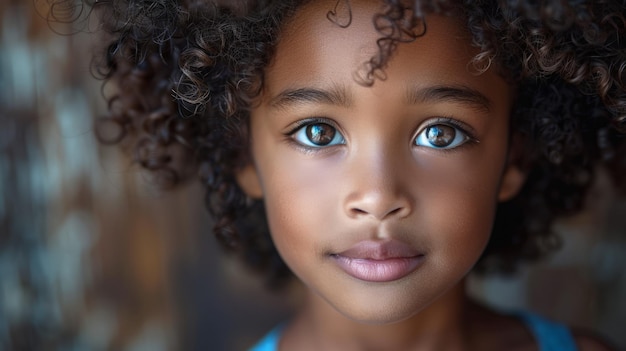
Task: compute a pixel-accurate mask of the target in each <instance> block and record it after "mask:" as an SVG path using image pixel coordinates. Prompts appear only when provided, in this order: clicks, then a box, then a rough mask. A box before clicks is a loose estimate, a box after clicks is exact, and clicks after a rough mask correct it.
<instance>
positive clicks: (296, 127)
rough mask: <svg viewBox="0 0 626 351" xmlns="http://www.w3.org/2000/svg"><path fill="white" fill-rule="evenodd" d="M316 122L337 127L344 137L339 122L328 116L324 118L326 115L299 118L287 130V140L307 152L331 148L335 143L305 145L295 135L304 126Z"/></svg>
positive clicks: (285, 133)
mask: <svg viewBox="0 0 626 351" xmlns="http://www.w3.org/2000/svg"><path fill="white" fill-rule="evenodd" d="M316 124H326V125H329V126H331V127H333V128H335V130H336V131H337V133H339V134H340V135H341V136H342V138H343V133H342V132H341V131H340V129H339V127H338V126H337V124H336V123H335V122H334V121H333V120H331V119H328V118H324V117H312V118H306V119H303V120H299V121H297V122H295V123H294V124H293V125H292V126H291V128H289V129H288V130H287V131H286V132H284V135H285V138H286V141H287V142H289V143H291V144H293V145H294V146H296V147H298V148H299V149H301V150H302V151H304V152H306V153H313V152H321V151H326V150H328V149H330V148H331V147H330V146H333V145H329V146H318V147H315V146H309V145H304V144H302V143H301V142H299V141H297V140H296V139H295V138H294V136H295V135H296V134H297V133H298V132H300V131H301V130H302V129H303V128H305V127H307V126H311V125H316Z"/></svg>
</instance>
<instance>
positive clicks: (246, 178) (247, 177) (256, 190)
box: [235, 162, 263, 199]
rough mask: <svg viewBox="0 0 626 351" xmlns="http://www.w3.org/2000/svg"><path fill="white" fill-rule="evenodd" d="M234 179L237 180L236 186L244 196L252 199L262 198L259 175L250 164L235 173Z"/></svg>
mask: <svg viewBox="0 0 626 351" xmlns="http://www.w3.org/2000/svg"><path fill="white" fill-rule="evenodd" d="M235 178H236V179H237V184H239V187H240V188H241V190H243V192H244V193H246V195H248V196H249V197H251V198H253V199H260V198H262V197H263V188H262V187H261V181H260V179H259V174H258V173H257V171H256V167H255V166H254V164H252V162H250V163H248V164H247V165H246V166H244V167H243V168H241V169H239V170H237V171H235Z"/></svg>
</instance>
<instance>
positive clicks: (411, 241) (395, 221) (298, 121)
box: [243, 1, 521, 323]
mask: <svg viewBox="0 0 626 351" xmlns="http://www.w3.org/2000/svg"><path fill="white" fill-rule="evenodd" d="M334 4H335V1H315V2H310V3H308V4H307V5H305V6H304V7H302V8H301V9H299V10H298V12H297V13H296V14H295V16H294V17H293V18H292V19H290V21H289V22H288V23H287V24H286V25H285V26H284V28H283V31H282V34H281V38H280V41H279V43H278V45H277V47H276V52H275V56H274V59H273V61H272V63H271V64H270V65H269V66H268V67H267V69H266V72H265V78H264V79H265V80H264V85H263V91H262V94H261V96H260V97H259V100H258V104H256V105H254V108H253V110H252V112H251V117H250V136H251V153H252V158H253V165H252V166H251V167H252V173H253V178H254V181H252V182H250V181H249V180H248V181H247V183H248V184H247V185H246V186H243V188H244V190H246V191H247V192H248V193H249V194H250V195H253V196H262V197H263V199H264V202H265V205H266V211H267V216H268V222H269V226H270V232H271V235H272V239H273V241H274V243H275V245H276V247H277V249H278V251H279V253H280V254H281V256H282V258H283V259H284V260H285V262H286V263H287V265H288V266H289V267H290V269H291V270H292V271H293V272H294V273H295V275H296V276H297V277H298V278H299V279H301V280H302V281H303V282H304V284H305V285H306V286H307V287H308V288H309V289H310V290H311V291H312V292H313V293H314V294H316V295H318V296H319V297H321V298H322V299H323V300H324V301H326V302H327V303H328V304H329V305H330V306H332V307H333V308H334V309H335V310H337V311H339V312H340V313H341V314H343V315H344V316H346V317H348V318H350V319H352V320H356V321H360V322H366V323H389V322H394V321H399V320H403V319H406V318H408V317H411V316H413V315H415V314H416V313H418V312H419V311H421V310H423V309H424V308H425V307H427V306H428V305H430V304H431V303H432V302H433V301H435V300H436V299H437V298H438V297H440V296H442V295H443V294H444V293H445V292H447V291H449V290H450V289H451V288H452V287H455V286H457V284H459V282H460V281H461V280H462V278H463V277H465V275H466V274H467V273H468V272H469V271H470V270H471V269H472V267H473V266H474V264H475V263H476V261H477V260H478V259H479V257H480V256H481V253H482V252H483V250H484V248H485V246H486V244H487V242H488V240H489V237H490V233H491V229H492V224H493V221H494V215H495V209H496V205H497V203H498V201H501V200H506V199H507V198H509V197H511V196H512V195H513V194H514V193H515V191H516V190H517V188H518V187H519V185H520V184H519V183H521V181H517V180H518V179H519V177H516V176H515V174H516V170H515V169H514V167H509V166H507V153H508V135H509V130H508V127H509V111H510V109H511V104H512V99H513V93H512V90H513V89H512V88H511V87H510V86H509V85H508V84H507V83H506V82H505V80H504V79H503V78H502V77H501V76H499V75H498V74H497V73H496V69H495V68H490V69H489V70H487V71H486V72H484V73H482V74H477V73H476V72H473V71H472V70H471V69H469V68H468V67H469V66H468V62H469V61H470V60H471V58H472V57H473V56H474V55H475V54H476V52H477V51H476V49H475V48H473V47H472V46H471V45H470V39H469V34H467V33H466V31H465V30H464V27H463V25H462V22H460V21H459V20H458V19H455V18H452V17H443V16H438V15H427V16H426V23H427V28H428V29H427V32H426V34H425V35H424V36H423V37H420V38H418V39H416V40H415V41H414V42H412V43H408V44H400V45H399V46H398V50H397V51H396V52H395V53H394V55H393V57H392V58H391V60H390V61H389V64H388V66H387V67H386V68H385V69H384V78H383V79H377V80H376V81H375V82H374V84H373V85H372V86H366V85H364V84H362V83H360V82H359V80H358V79H355V77H356V75H357V74H358V71H359V68H360V67H362V64H363V63H364V62H366V61H367V60H369V58H370V57H371V56H372V55H373V54H375V53H376V52H377V50H378V49H377V46H376V40H377V39H378V38H379V37H380V36H381V34H380V33H378V32H377V31H376V30H375V28H374V26H373V22H372V18H373V16H374V15H375V14H376V13H378V12H380V11H381V8H380V7H379V5H377V3H376V2H371V1H370V2H365V3H364V2H361V1H356V2H351V4H352V5H351V6H352V9H351V10H352V21H351V23H350V25H349V26H348V27H346V28H343V27H342V26H339V25H338V24H337V23H333V22H332V21H329V19H328V18H327V13H328V12H329V11H330V10H332V9H333V7H334ZM249 183H252V185H250V184H249Z"/></svg>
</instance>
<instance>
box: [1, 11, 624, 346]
mask: <svg viewBox="0 0 626 351" xmlns="http://www.w3.org/2000/svg"><path fill="white" fill-rule="evenodd" d="M47 14H48V9H47V6H46V1H45V0H27V1H24V0H19V1H18V0H13V1H11V0H0V350H20V351H21V350H129V351H143V350H145V351H159V350H208V349H210V350H244V349H245V348H246V347H247V346H249V345H251V344H252V343H254V342H255V341H256V340H257V339H258V338H260V337H261V336H262V335H263V334H264V333H265V332H267V331H268V330H269V329H271V328H272V327H273V326H274V325H275V324H276V323H279V322H280V321H281V320H284V319H285V318H287V316H288V315H289V311H290V310H291V308H292V307H293V306H294V305H296V304H297V301H298V295H299V287H298V286H297V285H296V286H294V287H292V288H290V289H287V290H286V291H284V292H282V293H276V292H270V291H268V290H267V289H265V287H264V284H263V282H262V281H261V280H260V279H259V278H257V277H255V276H254V275H253V274H251V273H249V272H247V271H246V270H245V269H243V268H242V266H241V265H240V264H239V263H238V262H237V261H236V260H235V259H233V258H232V257H227V256H226V255H225V254H223V253H222V252H221V251H220V250H219V248H218V247H217V245H216V242H215V241H214V239H213V237H212V234H211V231H210V227H211V225H210V218H209V217H208V216H207V214H206V213H205V210H204V208H203V205H202V201H203V200H202V197H203V189H202V188H201V187H200V186H199V185H198V184H189V185H187V186H184V187H182V188H181V189H179V190H177V191H173V192H165V193H164V192H159V191H157V190H156V187H155V186H154V185H152V184H150V181H149V180H148V179H147V178H146V177H144V176H143V175H142V173H141V172H140V171H139V170H138V168H137V167H136V166H134V165H132V164H131V162H130V160H129V158H128V157H126V156H125V155H124V154H122V153H121V152H120V150H118V149H117V148H116V147H107V146H103V145H100V144H98V143H97V142H96V139H95V137H94V133H93V123H94V120H95V119H96V118H97V117H98V116H101V115H103V114H104V113H105V111H106V106H105V105H104V99H103V98H102V92H101V82H99V81H97V80H96V79H94V78H93V75H92V74H91V72H90V61H91V55H92V53H93V50H94V42H95V40H94V36H93V35H92V34H89V32H94V31H96V30H95V29H93V28H91V27H90V25H89V24H86V23H84V22H83V23H82V24H81V25H79V28H72V27H70V26H68V25H64V24H62V23H49V22H48V21H46V16H47ZM76 15H77V16H79V15H81V14H76ZM70 33H72V35H69V34H70ZM588 203H589V206H588V208H589V209H588V210H587V211H586V212H584V213H582V214H580V215H577V216H576V217H573V218H568V219H566V220H563V221H560V222H559V223H558V224H557V230H558V231H559V232H560V233H561V235H562V237H563V238H564V247H563V249H562V250H561V251H560V252H559V253H558V254H556V255H554V256H553V257H551V258H550V259H548V260H546V261H544V262H541V263H538V264H535V265H533V266H532V267H527V268H525V269H524V270H523V271H522V272H521V273H520V274H519V275H518V276H516V277H514V278H498V277H489V278H476V277H474V278H473V279H472V280H471V283H470V284H469V289H470V293H471V294H473V295H474V296H476V297H477V298H478V299H481V300H483V301H486V302H488V303H490V304H492V305H494V306H496V307H499V308H504V309H521V308H528V309H531V310H535V311H537V312H540V313H543V314H544V315H546V316H549V317H551V318H554V319H557V320H559V321H563V322H566V323H569V324H572V325H575V326H580V327H586V328H591V329H593V330H595V331H597V332H598V333H600V334H602V335H604V336H605V337H607V338H609V339H610V340H612V341H613V342H614V343H616V345H618V346H619V347H620V348H621V349H626V334H625V333H624V326H625V325H626V233H625V232H626V201H625V200H624V199H619V198H616V197H615V196H614V195H613V191H612V189H611V187H610V184H609V183H608V181H607V179H606V177H604V176H603V175H602V173H601V174H600V176H599V177H598V181H597V182H596V186H595V187H594V189H593V191H592V192H591V193H590V196H589V199H588Z"/></svg>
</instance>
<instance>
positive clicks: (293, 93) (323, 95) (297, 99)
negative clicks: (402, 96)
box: [269, 85, 491, 112]
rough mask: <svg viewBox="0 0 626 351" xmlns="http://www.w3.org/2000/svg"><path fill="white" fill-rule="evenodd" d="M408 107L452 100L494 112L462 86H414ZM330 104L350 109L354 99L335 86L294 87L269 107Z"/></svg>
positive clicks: (481, 96)
mask: <svg viewBox="0 0 626 351" xmlns="http://www.w3.org/2000/svg"><path fill="white" fill-rule="evenodd" d="M406 100H407V103H409V104H419V103H427V102H442V101H449V102H454V103H459V104H464V105H468V106H470V107H472V108H476V109H478V110H481V111H486V112H489V111H490V110H491V101H490V100H489V99H488V98H487V97H486V96H485V95H484V94H482V93H481V92H479V91H478V90H476V89H472V88H470V87H467V86H463V85H454V86H448V85H438V86H431V87H426V88H420V87H412V88H409V89H407V91H406ZM316 103H317V104H320V103H321V104H327V105H336V106H341V107H346V108H348V107H351V106H352V103H353V102H352V97H351V96H350V95H349V94H348V92H347V91H346V89H345V88H344V87H341V86H335V87H333V88H331V89H321V88H295V89H286V90H283V91H282V92H280V93H279V94H278V95H276V96H275V97H273V98H272V99H271V100H270V103H269V104H270V106H272V107H274V108H277V109H282V108H286V107H288V106H291V105H299V104H316Z"/></svg>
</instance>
